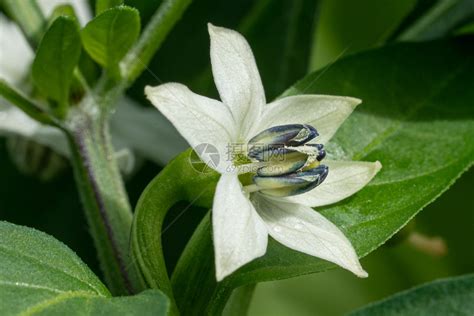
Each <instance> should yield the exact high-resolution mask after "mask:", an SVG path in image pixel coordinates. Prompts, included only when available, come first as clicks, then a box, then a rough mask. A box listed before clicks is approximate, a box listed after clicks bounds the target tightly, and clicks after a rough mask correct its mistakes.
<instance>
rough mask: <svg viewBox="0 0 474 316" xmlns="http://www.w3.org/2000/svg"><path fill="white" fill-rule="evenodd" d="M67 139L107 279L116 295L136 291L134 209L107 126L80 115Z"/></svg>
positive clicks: (88, 219) (91, 229)
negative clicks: (132, 252)
mask: <svg viewBox="0 0 474 316" xmlns="http://www.w3.org/2000/svg"><path fill="white" fill-rule="evenodd" d="M68 139H69V143H70V148H71V162H72V166H73V168H74V174H75V178H76V184H77V188H78V190H79V193H80V196H81V199H82V203H83V205H84V209H85V213H86V218H87V221H88V224H89V227H90V231H91V234H92V237H93V239H94V244H95V247H96V249H97V252H98V257H99V262H100V265H101V268H102V271H103V272H104V275H105V280H106V282H107V284H108V286H109V288H110V290H111V292H112V293H114V294H130V293H133V292H135V291H136V289H137V287H138V285H137V283H138V282H137V278H136V276H135V273H134V271H133V266H132V265H131V264H130V256H129V251H128V250H129V247H128V243H129V233H130V227H131V223H132V212H131V207H130V204H129V202H128V198H127V194H126V192H125V188H124V185H123V182H122V178H121V175H120V172H119V170H118V167H117V164H116V161H115V157H114V151H113V147H112V144H111V142H110V138H109V133H108V125H107V123H106V122H104V121H98V120H93V119H91V118H90V117H89V116H86V115H83V116H82V115H81V116H78V117H76V118H75V121H74V126H73V127H72V128H71V132H70V133H68Z"/></svg>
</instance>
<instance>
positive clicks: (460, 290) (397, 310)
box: [350, 274, 474, 316]
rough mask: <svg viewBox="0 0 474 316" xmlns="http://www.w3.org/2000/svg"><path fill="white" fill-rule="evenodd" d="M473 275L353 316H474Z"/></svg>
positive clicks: (420, 289) (397, 296)
mask: <svg viewBox="0 0 474 316" xmlns="http://www.w3.org/2000/svg"><path fill="white" fill-rule="evenodd" d="M472 311H474V275H472V274H471V275H466V276H461V277H455V278H448V279H444V280H437V281H434V282H430V283H427V284H424V285H422V286H419V287H416V288H414V289H411V290H408V291H405V292H401V293H398V294H395V295H394V296H391V297H389V298H387V299H385V300H382V301H380V302H376V303H374V304H371V305H369V306H367V307H364V308H362V309H359V310H357V311H355V312H353V313H351V314H350V316H372V315H373V316H376V315H385V316H391V315H394V316H395V315H406V316H410V315H413V316H415V315H416V316H436V315H439V316H441V315H471V314H472Z"/></svg>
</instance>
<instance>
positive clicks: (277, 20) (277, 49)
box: [239, 0, 317, 99]
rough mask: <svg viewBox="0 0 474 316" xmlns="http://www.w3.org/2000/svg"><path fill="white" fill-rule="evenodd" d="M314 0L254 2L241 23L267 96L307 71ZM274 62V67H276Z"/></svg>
mask: <svg viewBox="0 0 474 316" xmlns="http://www.w3.org/2000/svg"><path fill="white" fill-rule="evenodd" d="M316 4H317V1H313V0H295V1H285V0H278V1H268V0H263V1H257V2H256V3H255V5H254V6H253V8H252V9H251V10H250V11H249V12H248V13H247V15H246V16H245V18H244V19H243V20H242V21H241V22H240V26H239V31H240V32H242V34H243V35H244V36H245V38H246V39H247V40H248V41H249V43H250V47H252V51H253V53H254V55H255V59H256V61H257V65H258V69H259V72H260V75H261V77H262V81H263V83H264V87H265V94H266V95H267V98H269V99H273V98H274V97H276V96H277V95H278V94H279V93H281V91H282V90H284V89H285V88H286V87H288V85H290V84H292V83H293V82H295V80H298V79H299V78H301V77H302V76H304V75H306V74H307V71H308V61H309V54H310V49H311V39H312V33H313V20H314V17H315V15H316ZM276 65H277V66H276Z"/></svg>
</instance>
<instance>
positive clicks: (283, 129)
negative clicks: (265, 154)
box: [248, 124, 319, 159]
mask: <svg viewBox="0 0 474 316" xmlns="http://www.w3.org/2000/svg"><path fill="white" fill-rule="evenodd" d="M318 135H319V134H318V132H317V131H316V129H315V128H314V127H312V126H311V125H307V124H288V125H279V126H274V127H271V128H269V129H266V130H264V131H263V132H260V133H259V134H257V135H256V136H254V137H253V138H252V139H251V140H250V141H249V143H248V144H249V150H248V156H249V157H250V158H254V159H257V157H258V156H259V155H260V154H261V152H262V151H266V150H268V149H272V148H281V147H289V146H291V147H295V146H300V145H302V144H305V143H307V142H309V141H310V140H312V139H313V138H315V137H316V136H318Z"/></svg>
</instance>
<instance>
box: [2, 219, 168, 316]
mask: <svg viewBox="0 0 474 316" xmlns="http://www.w3.org/2000/svg"><path fill="white" fill-rule="evenodd" d="M0 236H2V238H1V239H0V267H1V269H0V310H1V311H2V314H4V315H17V314H27V315H31V314H41V315H51V314H54V315H64V314H67V315H111V314H113V315H135V314H137V315H138V314H139V315H166V314H167V311H168V308H169V303H168V300H167V298H166V297H165V296H164V295H163V294H162V293H161V292H159V291H156V290H150V291H145V292H143V293H141V294H139V295H136V296H130V297H117V298H112V297H111V295H110V293H109V291H108V290H107V288H106V287H105V286H104V285H103V284H102V282H100V280H99V279H98V278H97V277H96V276H95V275H94V274H93V273H92V271H90V270H89V268H88V267H87V266H86V265H85V264H84V263H83V262H82V261H81V260H80V259H79V257H77V256H76V254H75V253H74V252H72V251H71V250H70V249H69V248H68V247H66V246H65V245H64V244H62V243H61V242H59V241H57V240H56V239H54V238H53V237H51V236H48V235H46V234H44V233H42V232H39V231H37V230H34V229H31V228H27V227H24V226H17V225H14V224H10V223H7V222H0Z"/></svg>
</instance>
